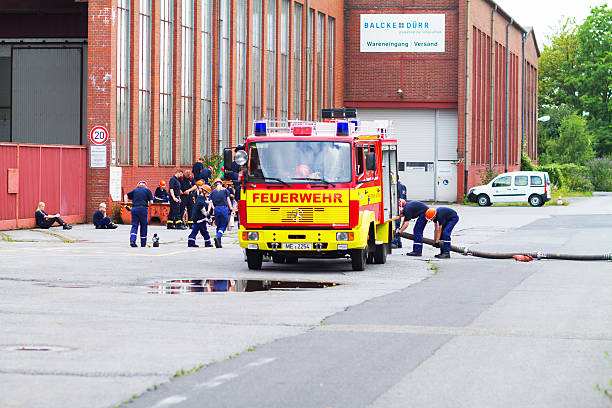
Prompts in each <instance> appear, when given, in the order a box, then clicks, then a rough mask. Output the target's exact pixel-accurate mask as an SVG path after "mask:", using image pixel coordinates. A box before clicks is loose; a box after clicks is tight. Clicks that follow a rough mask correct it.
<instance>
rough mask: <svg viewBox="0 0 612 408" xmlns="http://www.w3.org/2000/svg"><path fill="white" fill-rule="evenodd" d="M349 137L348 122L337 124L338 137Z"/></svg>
mask: <svg viewBox="0 0 612 408" xmlns="http://www.w3.org/2000/svg"><path fill="white" fill-rule="evenodd" d="M348 135H349V124H348V122H338V123H337V124H336V136H348Z"/></svg>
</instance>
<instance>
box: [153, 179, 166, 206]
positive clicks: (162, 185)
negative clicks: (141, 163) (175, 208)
mask: <svg viewBox="0 0 612 408" xmlns="http://www.w3.org/2000/svg"><path fill="white" fill-rule="evenodd" d="M153 201H154V202H156V203H167V202H169V201H170V194H168V190H166V182H165V181H164V180H161V181H160V182H159V187H157V188H156V189H155V195H154V197H153Z"/></svg>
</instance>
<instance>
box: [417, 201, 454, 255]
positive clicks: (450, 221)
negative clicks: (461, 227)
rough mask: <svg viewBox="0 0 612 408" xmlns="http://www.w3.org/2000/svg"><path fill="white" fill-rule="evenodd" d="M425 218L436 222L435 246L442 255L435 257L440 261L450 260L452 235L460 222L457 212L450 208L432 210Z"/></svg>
mask: <svg viewBox="0 0 612 408" xmlns="http://www.w3.org/2000/svg"><path fill="white" fill-rule="evenodd" d="M425 217H426V218H427V220H431V221H433V222H434V243H435V246H437V247H438V248H440V253H439V254H438V255H435V257H436V258H439V259H446V258H450V250H451V233H452V232H453V228H455V225H456V224H457V222H459V216H458V215H457V212H456V211H455V210H453V209H452V208H448V207H438V208H437V209H435V208H430V209H429V210H427V212H426V213H425Z"/></svg>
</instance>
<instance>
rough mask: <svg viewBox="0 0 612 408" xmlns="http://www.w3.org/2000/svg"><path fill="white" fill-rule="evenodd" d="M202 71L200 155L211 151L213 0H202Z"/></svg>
mask: <svg viewBox="0 0 612 408" xmlns="http://www.w3.org/2000/svg"><path fill="white" fill-rule="evenodd" d="M200 4H201V6H202V13H201V18H202V25H201V27H202V32H201V35H202V71H201V75H202V77H201V88H200V109H201V111H200V114H201V117H200V156H208V155H210V154H211V153H212V149H211V148H212V67H213V53H212V50H213V47H212V25H213V0H202V1H201V3H200Z"/></svg>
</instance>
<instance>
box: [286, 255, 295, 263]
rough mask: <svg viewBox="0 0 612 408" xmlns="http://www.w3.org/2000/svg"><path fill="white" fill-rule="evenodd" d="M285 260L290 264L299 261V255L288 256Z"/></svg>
mask: <svg viewBox="0 0 612 408" xmlns="http://www.w3.org/2000/svg"><path fill="white" fill-rule="evenodd" d="M285 262H287V263H288V264H296V263H298V257H297V256H286V257H285Z"/></svg>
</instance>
